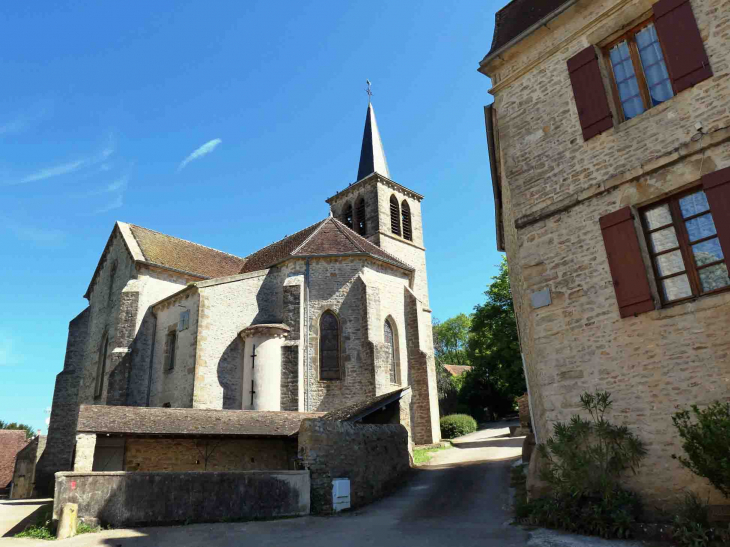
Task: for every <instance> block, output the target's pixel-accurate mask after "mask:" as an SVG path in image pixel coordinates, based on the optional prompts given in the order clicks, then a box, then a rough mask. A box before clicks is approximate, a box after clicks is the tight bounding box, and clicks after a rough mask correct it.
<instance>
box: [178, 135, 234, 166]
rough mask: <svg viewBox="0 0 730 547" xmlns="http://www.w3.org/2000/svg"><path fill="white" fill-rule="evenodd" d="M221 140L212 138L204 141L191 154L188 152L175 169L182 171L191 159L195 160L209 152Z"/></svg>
mask: <svg viewBox="0 0 730 547" xmlns="http://www.w3.org/2000/svg"><path fill="white" fill-rule="evenodd" d="M222 142H223V141H222V140H221V139H213V140H212V141H208V142H206V143H205V144H204V145H203V146H201V147H200V148H198V149H197V150H195V151H194V152H193V153H192V154H190V155H189V156H188V157H187V158H185V159H184V160H183V161H182V163H180V167H178V168H177V170H178V171H182V170H183V169H184V168H185V166H186V165H187V164H188V163H190V162H191V161H193V160H197V159H198V158H202V157H203V156H205V155H207V154H210V153H211V152H212V151H213V150H215V149H216V147H217V146H218V145H219V144H220V143H222Z"/></svg>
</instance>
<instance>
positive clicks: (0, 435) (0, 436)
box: [0, 429, 28, 488]
mask: <svg viewBox="0 0 730 547" xmlns="http://www.w3.org/2000/svg"><path fill="white" fill-rule="evenodd" d="M27 444H28V441H27V440H26V435H25V430H24V429H0V488H7V486H8V485H9V484H10V483H11V482H12V480H13V471H14V470H15V456H16V455H17V454H18V452H20V451H21V450H22V449H23V448H25V445H27Z"/></svg>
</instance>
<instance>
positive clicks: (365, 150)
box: [355, 103, 390, 180]
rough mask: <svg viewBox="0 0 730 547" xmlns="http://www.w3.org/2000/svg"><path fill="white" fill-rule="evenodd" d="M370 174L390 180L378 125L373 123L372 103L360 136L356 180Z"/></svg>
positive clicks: (369, 105) (369, 104) (373, 111)
mask: <svg viewBox="0 0 730 547" xmlns="http://www.w3.org/2000/svg"><path fill="white" fill-rule="evenodd" d="M372 173H378V174H380V175H383V176H385V177H388V178H390V172H389V171H388V162H387V161H386V160H385V150H383V141H381V140H380V132H379V131H378V124H377V122H376V121H375V110H373V105H372V103H368V111H367V114H366V116H365V131H364V133H363V136H362V148H361V149H360V166H359V167H358V168H357V179H355V180H362V179H364V178H365V177H367V176H368V175H370V174H372Z"/></svg>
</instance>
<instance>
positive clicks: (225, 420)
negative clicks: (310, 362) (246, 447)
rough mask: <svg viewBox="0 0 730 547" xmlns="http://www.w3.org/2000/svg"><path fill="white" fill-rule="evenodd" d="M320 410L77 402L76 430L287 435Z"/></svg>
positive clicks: (190, 434)
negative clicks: (217, 408) (90, 403)
mask: <svg viewBox="0 0 730 547" xmlns="http://www.w3.org/2000/svg"><path fill="white" fill-rule="evenodd" d="M322 416H324V413H322V412H269V411H258V410H208V409H199V408H158V407H154V408H152V407H128V406H105V405H81V408H80V410H79V421H78V427H77V430H78V431H79V432H80V433H109V434H125V435H164V436H182V437H185V436H196V437H199V436H214V437H215V436H252V437H289V436H290V435H295V434H297V433H298V432H299V424H300V423H301V421H302V420H303V419H305V418H320V417H322Z"/></svg>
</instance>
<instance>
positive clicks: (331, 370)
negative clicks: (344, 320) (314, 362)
mask: <svg viewBox="0 0 730 547" xmlns="http://www.w3.org/2000/svg"><path fill="white" fill-rule="evenodd" d="M340 378H341V375H340V321H339V319H337V316H336V315H335V314H334V313H333V312H331V311H330V310H327V311H326V312H324V313H323V314H322V317H321V318H320V320H319V379H320V380H339V379H340Z"/></svg>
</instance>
